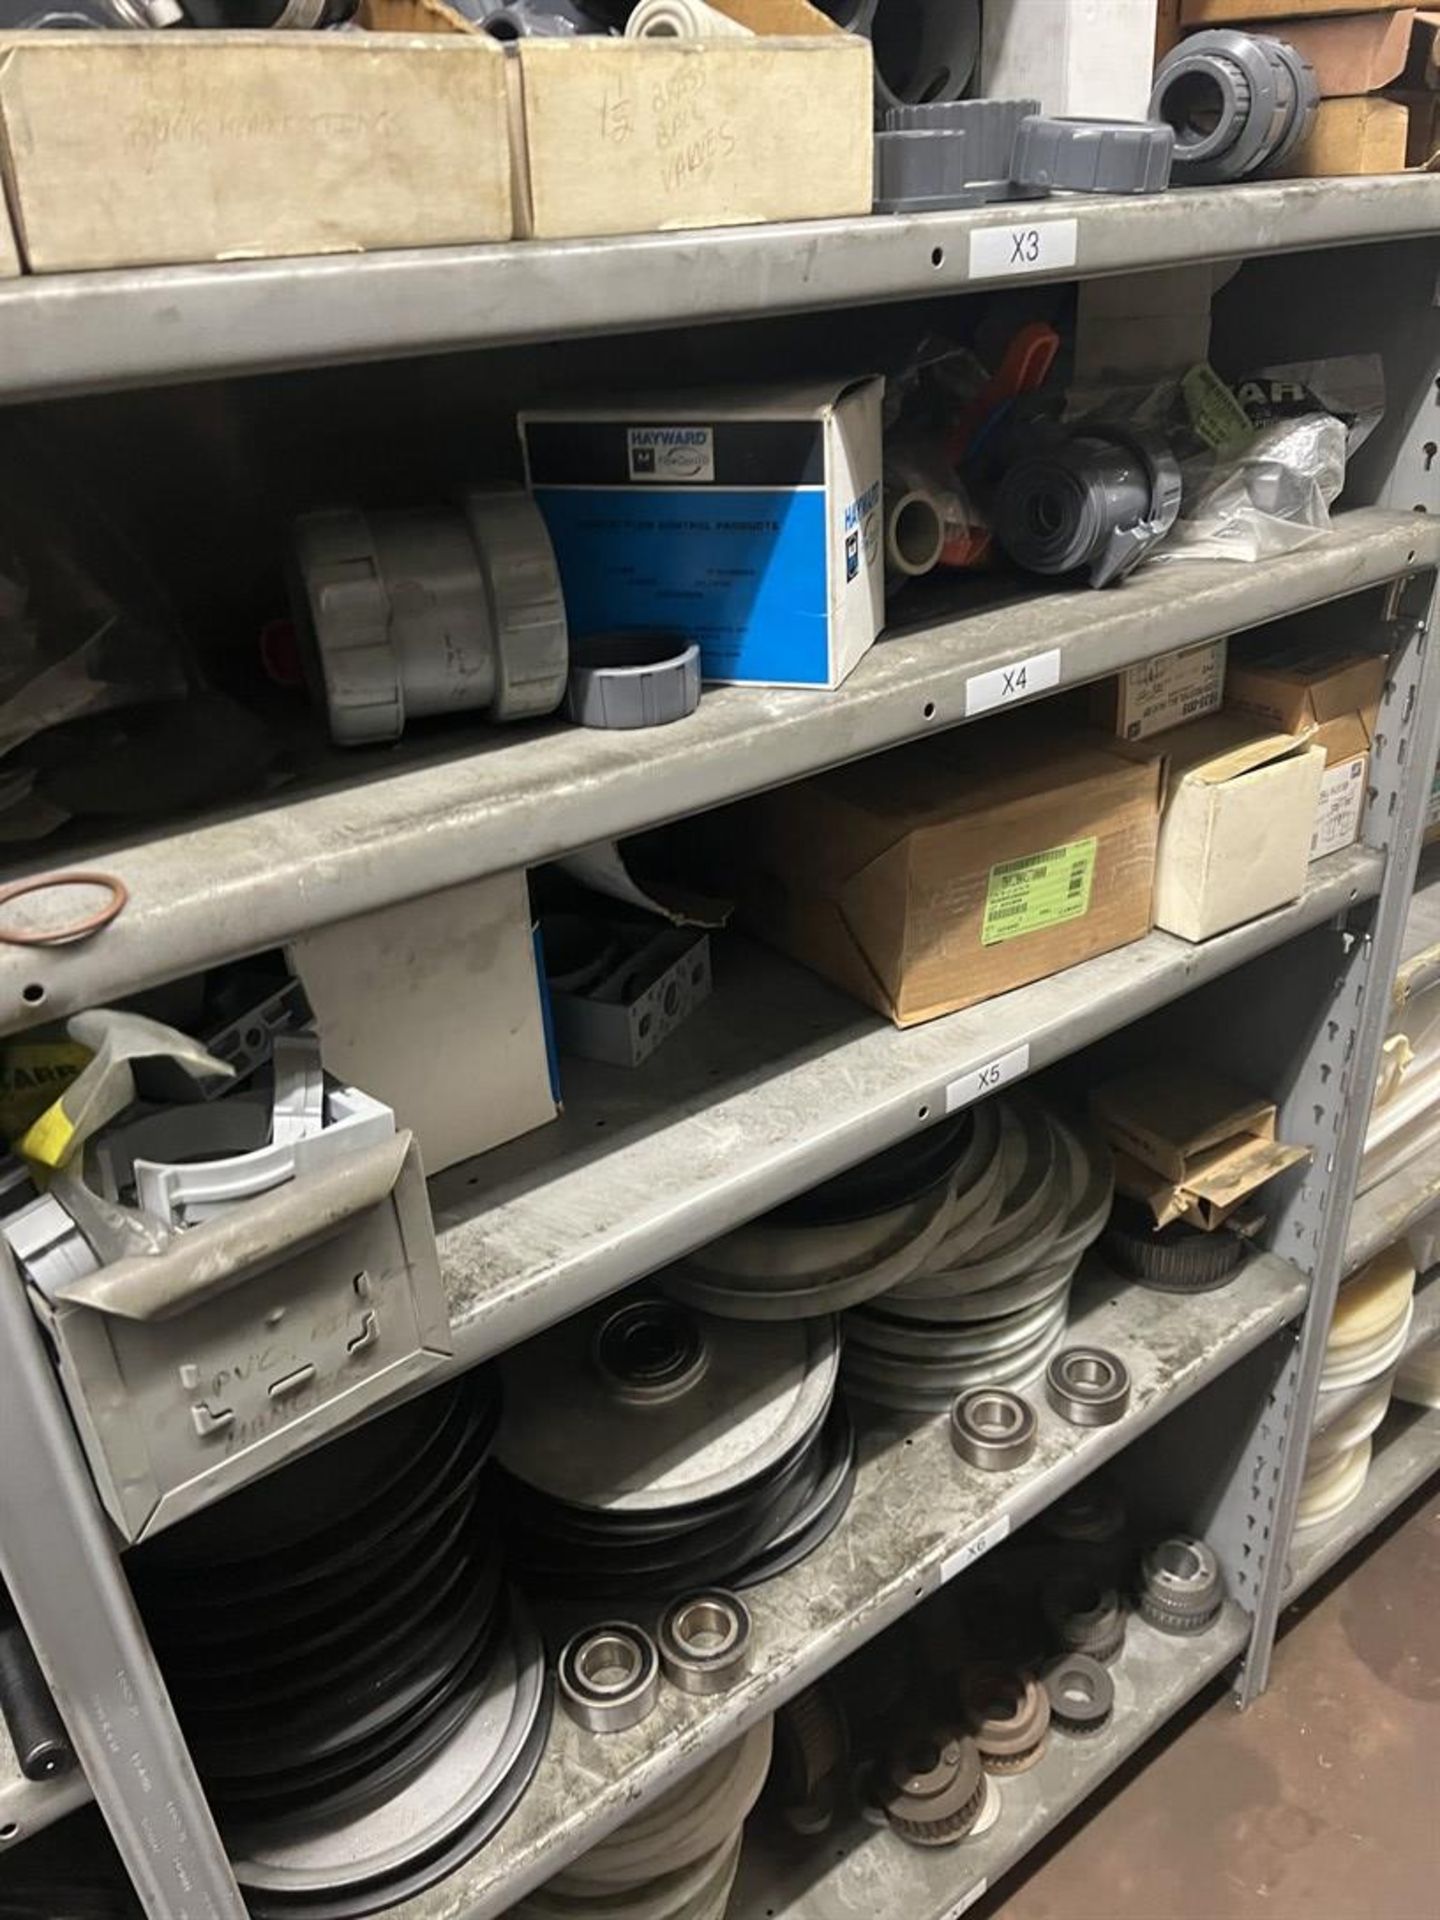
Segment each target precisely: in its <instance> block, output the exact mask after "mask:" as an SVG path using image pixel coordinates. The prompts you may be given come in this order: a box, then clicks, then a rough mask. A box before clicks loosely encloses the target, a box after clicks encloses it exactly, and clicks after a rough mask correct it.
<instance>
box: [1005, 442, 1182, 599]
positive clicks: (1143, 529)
mask: <svg viewBox="0 0 1440 1920" xmlns="http://www.w3.org/2000/svg"><path fill="white" fill-rule="evenodd" d="M1180 494H1181V481H1180V468H1179V465H1178V463H1177V462H1176V459H1175V456H1174V455H1173V454H1172V453H1171V451H1170V449H1169V448H1168V447H1167V446H1166V445H1165V443H1164V442H1163V441H1162V440H1158V439H1156V438H1155V437H1154V436H1153V435H1149V434H1142V433H1134V432H1131V431H1129V430H1128V429H1126V428H1122V427H1115V426H1110V425H1105V424H1096V425H1088V424H1087V425H1085V426H1081V427H1077V428H1075V429H1074V430H1073V431H1071V432H1069V433H1068V434H1067V435H1066V436H1065V437H1064V438H1062V439H1061V440H1060V441H1059V442H1058V443H1056V444H1055V445H1053V446H1046V447H1043V448H1036V449H1035V450H1034V451H1033V452H1030V453H1025V454H1022V455H1021V457H1020V458H1019V459H1018V460H1016V461H1015V462H1014V464H1013V465H1012V466H1011V467H1010V468H1009V469H1008V470H1007V472H1006V473H1005V476H1004V478H1003V479H1002V480H1001V482H1000V487H999V491H998V492H997V494H996V496H995V505H994V516H993V517H994V532H995V538H996V540H997V541H998V542H999V543H1000V545H1001V547H1002V548H1003V549H1004V551H1005V552H1006V553H1007V554H1008V555H1009V556H1010V558H1011V559H1012V560H1013V561H1014V562H1015V564H1016V565H1017V566H1020V567H1024V568H1025V569H1026V571H1027V572H1029V573H1045V574H1056V573H1076V572H1079V571H1080V570H1081V569H1084V570H1085V571H1086V572H1087V573H1088V574H1089V576H1090V584H1091V586H1092V587H1108V586H1111V585H1113V584H1114V582H1115V581H1117V580H1122V579H1124V577H1125V575H1126V574H1127V573H1129V572H1130V570H1131V569H1132V568H1133V567H1135V566H1138V564H1139V563H1140V561H1141V560H1143V559H1144V557H1145V555H1146V554H1147V553H1148V552H1149V551H1150V549H1151V548H1152V547H1154V546H1155V545H1156V544H1157V543H1158V542H1159V541H1161V540H1163V539H1164V538H1165V535H1166V534H1167V533H1168V532H1169V531H1170V529H1171V527H1173V526H1174V524H1175V519H1176V516H1177V515H1178V513H1179V511H1180Z"/></svg>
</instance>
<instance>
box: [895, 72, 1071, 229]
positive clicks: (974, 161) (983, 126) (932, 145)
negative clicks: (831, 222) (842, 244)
mask: <svg viewBox="0 0 1440 1920" xmlns="http://www.w3.org/2000/svg"><path fill="white" fill-rule="evenodd" d="M1039 111H1040V102H1039V101H1038V100H951V101H943V102H938V103H935V104H933V105H930V106H923V107H891V108H889V109H888V110H887V111H886V112H885V113H884V114H882V115H881V117H880V123H879V125H878V126H877V128H876V131H875V210H876V212H877V213H933V212H939V211H941V210H942V209H944V208H946V207H978V206H983V205H984V204H986V203H987V202H988V201H992V200H1014V199H1017V198H1019V199H1025V198H1031V199H1033V198H1035V197H1036V193H1035V192H1031V193H1029V194H1028V195H1027V194H1026V192H1025V190H1024V189H1017V188H1016V186H1015V182H1014V178H1013V156H1014V151H1015V138H1016V135H1017V134H1018V133H1019V131H1020V126H1021V123H1022V121H1024V120H1026V119H1027V118H1029V117H1030V116H1031V115H1034V114H1038V113H1039ZM1039 191H1040V193H1042V194H1043V192H1044V189H1040V190H1039Z"/></svg>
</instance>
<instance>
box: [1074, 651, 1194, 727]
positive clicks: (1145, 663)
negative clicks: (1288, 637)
mask: <svg viewBox="0 0 1440 1920" xmlns="http://www.w3.org/2000/svg"><path fill="white" fill-rule="evenodd" d="M1226 645H1227V642H1226V641H1224V640H1223V639H1222V640H1202V641H1201V642H1200V643H1199V645H1198V646H1193V647H1181V648H1180V649H1179V651H1178V652H1176V653H1161V654H1157V655H1156V657H1155V658H1154V659H1153V660H1141V661H1138V662H1137V663H1136V665H1135V666H1133V667H1127V668H1126V669H1125V671H1124V672H1123V673H1117V674H1115V675H1114V676H1113V678H1111V679H1109V680H1101V681H1098V682H1097V683H1096V685H1095V686H1094V687H1093V688H1092V689H1091V717H1092V718H1093V719H1094V721H1095V723H1096V725H1097V726H1101V727H1104V728H1105V730H1106V732H1107V733H1113V734H1115V735H1116V736H1117V737H1118V738H1119V739H1121V740H1148V739H1149V738H1150V736H1151V734H1154V733H1164V732H1167V731H1168V730H1169V729H1170V728H1171V727H1178V726H1183V725H1184V723H1185V722H1186V721H1187V720H1200V719H1203V718H1204V716H1205V715H1206V714H1207V713H1218V712H1219V710H1220V707H1221V705H1222V703H1223V702H1224V699H1225V649H1226Z"/></svg>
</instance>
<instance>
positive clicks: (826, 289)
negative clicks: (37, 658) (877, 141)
mask: <svg viewBox="0 0 1440 1920" xmlns="http://www.w3.org/2000/svg"><path fill="white" fill-rule="evenodd" d="M1055 220H1064V221H1066V222H1070V221H1073V222H1074V223H1075V225H1076V228H1077V235H1076V244H1075V252H1074V255H1073V256H1071V258H1073V264H1066V263H1065V262H1066V254H1067V251H1068V250H1066V249H1057V256H1058V258H1059V259H1060V261H1061V263H1062V264H1060V265H1059V266H1057V267H1056V268H1054V269H1051V270H1048V271H1046V270H1037V269H1035V268H1033V267H1032V268H1029V269H1025V268H1023V267H1022V268H1021V269H1020V270H1019V271H1015V272H1011V271H1001V272H999V273H992V272H989V271H986V272H984V273H982V275H981V277H980V278H979V279H978V280H977V279H976V278H975V277H974V276H973V275H972V272H971V260H970V236H971V234H972V233H976V232H984V231H987V230H990V229H994V228H997V227H998V228H1002V229H1004V228H1016V229H1028V228H1030V227H1034V226H1038V225H1040V224H1041V223H1043V222H1048V221H1055ZM1437 222H1440V180H1436V179H1435V178H1434V177H1433V176H1428V175H1425V174H1409V175H1398V176H1397V175H1386V176H1384V177H1383V178H1371V179H1365V178H1359V179H1350V180H1291V181H1277V182H1271V183H1267V184H1263V185H1255V186H1246V187H1233V186H1232V187H1221V188H1198V189H1195V188H1192V189H1189V190H1186V191H1173V192H1170V193H1167V194H1158V195H1155V196H1154V197H1152V198H1149V199H1142V200H1136V199H1134V198H1131V197H1128V196H1118V197H1108V196H1107V197H1105V198H1103V199H1081V198H1074V197H1072V198H1065V199H1059V200H1054V201H1051V202H1048V203H1045V204H1033V203H1032V204H1029V205H1023V206H1011V207H984V208H979V209H970V210H967V211H962V212H955V213H940V214H923V215H915V214H910V215H905V214H900V215H895V214H890V215H884V216H880V217H873V216H866V217H863V218H856V219H847V220H816V221H805V222H793V223H787V224H771V225H761V226H751V227H729V228H724V227H721V228H707V229H700V230H696V231H691V232H685V233H663V234H622V235H617V236H614V237H609V238H604V239H594V240H562V241H536V240H531V241H522V242H511V243H509V244H505V245H496V246H484V247H480V246H477V247H431V248H418V249H413V250H410V251H404V252H393V253H372V254H362V255H359V256H350V255H347V256H342V257H337V258H330V257H309V258H304V259H288V260H254V261H233V262H227V263H224V264H220V265H209V266H182V267H161V268H148V269H128V270H119V271H111V272H104V273H74V274H59V275H43V274H42V275H37V276H34V277H28V276H27V277H26V278H24V279H21V280H16V281H13V282H11V283H10V284H9V285H8V286H6V287H4V288H0V398H5V397H8V398H12V399H21V398H25V399H38V398H42V397H50V396H55V395H62V394H73V393H81V392H85V391H93V390H105V389H113V388H116V387H126V386H139V385H156V384H159V383H162V382H166V381H177V380H193V379H202V378H207V377H211V376H216V375H228V374H247V373H259V372H266V371H273V370H279V369H286V368H295V367H308V366H321V365H331V364H336V363H343V362H347V361H359V360H378V359H398V358H404V357H407V356H414V355H419V354H429V353H444V352H453V351H458V350H463V349H465V348H473V347H482V346H498V345H509V344H515V343H519V342H525V341H549V340H554V339H557V338H565V337H567V336H568V337H575V336H580V335H585V334H596V333H619V332H635V331H643V330H654V329H658V328H662V327H675V326H694V325H697V324H700V323H703V322H707V321H716V320H733V319H742V318H746V317H748V316H751V315H757V314H774V313H787V312H788V313H795V312H802V311H806V310H813V309H815V308H826V307H843V306H859V305H865V304H868V303H873V302H879V301H890V300H906V299H915V298H919V297H922V296H926V295H935V294H945V293H956V292H960V291H962V290H964V289H966V288H969V287H972V286H975V285H983V286H984V287H986V288H990V287H998V286H1006V285H1010V284H1012V283H1014V282H1015V281H1017V280H1020V279H1021V278H1022V277H1023V278H1024V279H1026V280H1034V279H1037V278H1039V279H1052V280H1053V279H1061V280H1074V279H1081V278H1085V277H1087V276H1089V275H1094V274H1108V273H1136V272H1141V271H1143V270H1145V269H1146V268H1156V267H1168V266H1174V265H1177V264H1179V263H1181V262H1185V261H1198V260H1228V259H1235V258H1237V257H1243V256H1244V255H1246V254H1252V253H1280V252H1286V253H1289V252H1299V251H1303V250H1305V249H1308V248H1315V247H1330V246H1337V245H1348V244H1352V243H1357V242H1364V241H1376V240H1386V239H1398V238H1405V237H1411V236H1416V235H1420V234H1425V233H1431V232H1433V231H1434V229H1435V227H1436V225H1437Z"/></svg>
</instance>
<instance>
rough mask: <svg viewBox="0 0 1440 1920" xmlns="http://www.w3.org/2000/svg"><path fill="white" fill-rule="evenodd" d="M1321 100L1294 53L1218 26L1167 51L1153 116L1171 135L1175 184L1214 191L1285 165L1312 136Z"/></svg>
mask: <svg viewBox="0 0 1440 1920" xmlns="http://www.w3.org/2000/svg"><path fill="white" fill-rule="evenodd" d="M1318 98H1319V94H1318V89H1317V87H1316V84H1315V76H1314V74H1313V73H1312V72H1311V70H1310V68H1309V66H1308V65H1307V63H1306V62H1305V61H1304V60H1302V59H1301V57H1300V56H1299V54H1297V53H1296V52H1295V50H1294V48H1292V47H1290V46H1288V45H1287V44H1286V43H1284V42H1282V41H1279V40H1274V39H1271V38H1270V37H1269V36H1268V35H1266V34H1257V33H1241V32H1239V31H1237V30H1235V29H1232V28H1219V29H1216V30H1215V31H1213V32H1210V33H1197V34H1194V35H1192V36H1191V37H1190V38H1189V39H1188V40H1182V41H1181V42H1180V44H1179V46H1177V47H1175V48H1173V49H1172V50H1171V52H1169V53H1168V54H1166V56H1165V58H1164V59H1163V60H1162V61H1161V62H1160V65H1159V66H1158V67H1157V68H1156V71H1155V85H1154V89H1153V90H1152V92H1151V95H1150V114H1151V117H1152V118H1153V119H1156V120H1164V121H1166V122H1167V123H1168V124H1169V125H1170V126H1171V127H1173V128H1174V130H1175V166H1174V174H1175V178H1176V180H1177V181H1180V182H1181V183H1183V184H1188V185H1196V186H1213V185H1221V184H1223V183H1224V182H1226V181H1230V180H1243V179H1245V178H1247V177H1249V176H1251V175H1254V174H1257V173H1261V172H1266V171H1269V170H1270V169H1272V168H1274V167H1277V166H1280V165H1281V164H1283V162H1284V161H1285V160H1286V159H1288V157H1289V156H1290V154H1291V153H1292V152H1293V151H1294V149H1295V147H1296V146H1297V145H1298V143H1299V142H1300V141H1301V140H1302V139H1303V138H1304V136H1305V134H1306V133H1307V132H1308V131H1309V128H1310V124H1311V121H1312V120H1313V117H1314V112H1315V106H1316V102H1317V100H1318Z"/></svg>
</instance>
